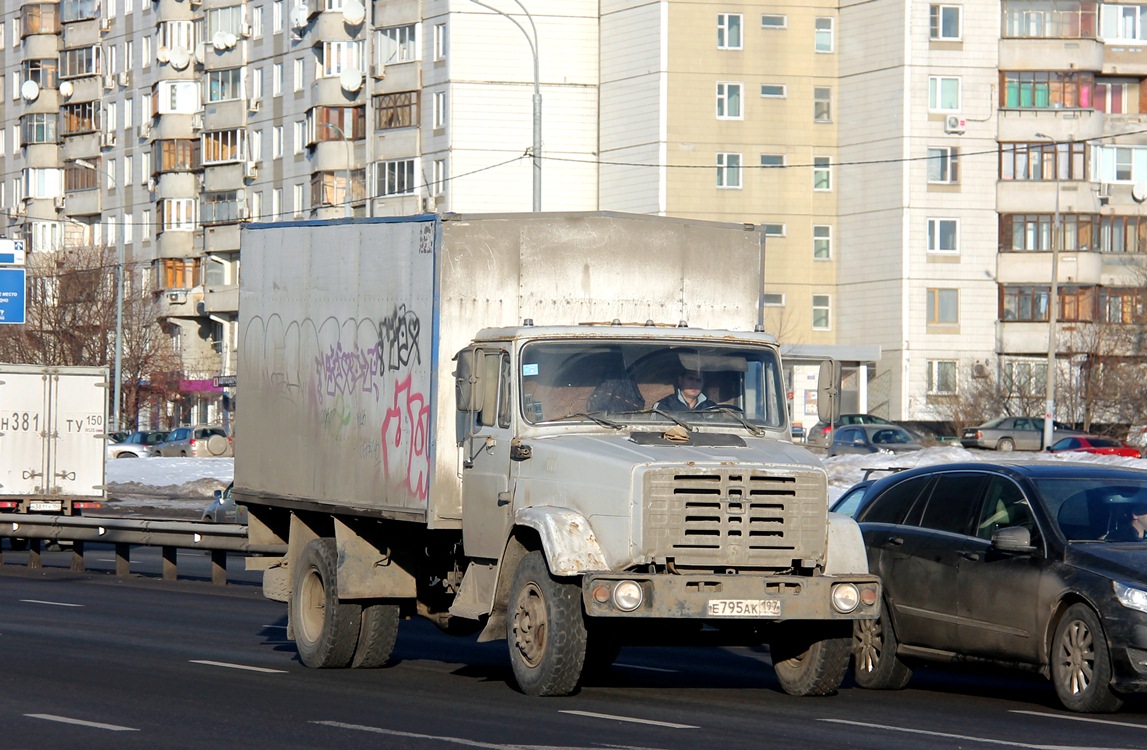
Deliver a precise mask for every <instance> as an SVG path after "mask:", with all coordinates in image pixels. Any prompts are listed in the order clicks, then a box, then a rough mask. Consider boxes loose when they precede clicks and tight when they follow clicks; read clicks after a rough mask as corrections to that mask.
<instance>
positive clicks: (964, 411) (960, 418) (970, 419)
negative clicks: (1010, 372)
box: [930, 360, 1016, 435]
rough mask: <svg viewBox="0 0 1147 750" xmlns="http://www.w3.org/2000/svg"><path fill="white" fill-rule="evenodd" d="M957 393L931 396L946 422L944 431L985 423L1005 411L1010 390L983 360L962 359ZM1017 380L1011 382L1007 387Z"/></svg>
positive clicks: (959, 430)
mask: <svg viewBox="0 0 1147 750" xmlns="http://www.w3.org/2000/svg"><path fill="white" fill-rule="evenodd" d="M957 371H958V372H959V373H960V376H959V380H958V382H957V385H956V393H953V394H945V395H941V396H934V397H930V398H931V406H932V411H933V413H934V414H935V415H936V416H937V417H939V418H940V420H941V421H943V422H945V432H946V434H949V435H959V434H961V433H962V432H963V431H964V428H965V427H972V426H975V425H978V424H982V423H983V422H986V421H987V420H989V419H992V418H993V417H998V416H999V415H1000V414H1002V413H1004V409H1005V405H1006V402H1007V400H1008V396H1007V394H1008V391H1007V390H1005V389H1004V388H1003V387H1002V386H1003V383H1002V381H1003V380H1004V378H1002V377H1001V378H1000V380H997V379H996V377H995V373H993V372H991V371H990V370H989V369H988V368H987V367H986V366H985V365H983V364H982V363H977V362H974V361H967V360H965V361H961V362H960V363H959V366H958V367H957ZM1015 385H1016V384H1012V383H1009V384H1008V387H1015Z"/></svg>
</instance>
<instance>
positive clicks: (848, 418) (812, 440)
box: [805, 414, 892, 448]
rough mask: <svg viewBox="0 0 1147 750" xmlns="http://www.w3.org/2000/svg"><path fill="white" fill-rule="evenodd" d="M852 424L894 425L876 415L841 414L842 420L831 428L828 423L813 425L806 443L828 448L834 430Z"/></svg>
mask: <svg viewBox="0 0 1147 750" xmlns="http://www.w3.org/2000/svg"><path fill="white" fill-rule="evenodd" d="M850 424H892V422H889V421H888V420H887V419H885V418H884V417H878V416H876V415H875V414H841V415H840V419H838V420H837V421H836V422H835V423H833V426H832V427H831V428H830V427H829V426H828V423H827V422H817V423H816V424H815V425H813V427H812V429H811V430H809V432H808V435H807V436H806V437H805V442H807V443H808V444H809V445H818V446H820V447H821V448H827V447H828V446H829V444H830V443H832V430H833V429H839V428H841V427H844V426H845V425H850Z"/></svg>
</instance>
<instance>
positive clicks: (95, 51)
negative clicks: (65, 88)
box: [60, 46, 103, 78]
mask: <svg viewBox="0 0 1147 750" xmlns="http://www.w3.org/2000/svg"><path fill="white" fill-rule="evenodd" d="M102 63H103V55H102V52H101V48H100V47H99V46H95V47H78V48H76V49H66V50H62V51H61V52H60V78H80V77H82V76H94V75H99V74H100V73H102V72H103V64H102Z"/></svg>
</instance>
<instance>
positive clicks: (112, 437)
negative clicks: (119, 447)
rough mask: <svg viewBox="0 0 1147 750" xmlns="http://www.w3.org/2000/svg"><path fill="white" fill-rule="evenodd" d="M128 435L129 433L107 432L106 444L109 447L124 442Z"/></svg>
mask: <svg viewBox="0 0 1147 750" xmlns="http://www.w3.org/2000/svg"><path fill="white" fill-rule="evenodd" d="M130 434H131V433H130V432H109V433H108V444H109V445H111V444H112V443H122V442H123V441H124V440H127V436H128V435H130Z"/></svg>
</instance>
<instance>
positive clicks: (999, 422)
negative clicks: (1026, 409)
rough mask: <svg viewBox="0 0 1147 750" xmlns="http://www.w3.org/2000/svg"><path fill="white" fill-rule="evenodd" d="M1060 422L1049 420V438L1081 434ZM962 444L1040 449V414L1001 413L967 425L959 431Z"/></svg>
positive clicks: (991, 447)
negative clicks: (994, 417) (981, 421)
mask: <svg viewBox="0 0 1147 750" xmlns="http://www.w3.org/2000/svg"><path fill="white" fill-rule="evenodd" d="M1082 434H1083V433H1082V432H1080V431H1079V430H1074V429H1072V428H1070V427H1068V426H1067V425H1065V424H1063V423H1062V422H1052V437H1051V441H1052V443H1053V444H1054V443H1055V441H1057V440H1059V439H1060V438H1063V437H1068V436H1070V435H1082ZM960 444H961V445H963V446H964V447H965V448H987V449H989V450H997V451H1004V452H1007V451H1038V450H1043V418H1042V417H1000V418H999V419H993V420H992V421H991V422H985V423H984V424H982V425H978V426H976V427H968V428H967V429H965V430H964V432H963V434H962V435H960Z"/></svg>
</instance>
